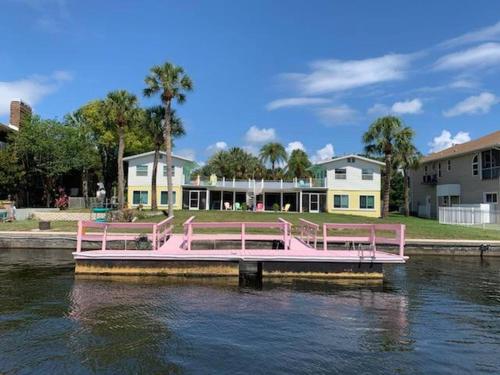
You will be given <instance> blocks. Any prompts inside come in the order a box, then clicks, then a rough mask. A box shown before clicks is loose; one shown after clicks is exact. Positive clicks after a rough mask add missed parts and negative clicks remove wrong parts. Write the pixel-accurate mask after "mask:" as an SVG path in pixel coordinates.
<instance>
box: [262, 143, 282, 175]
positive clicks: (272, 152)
mask: <svg viewBox="0 0 500 375" xmlns="http://www.w3.org/2000/svg"><path fill="white" fill-rule="evenodd" d="M259 156H260V160H261V161H262V162H263V163H268V162H269V163H271V172H272V175H273V177H275V170H276V164H280V163H285V162H286V161H287V154H286V150H285V147H283V145H282V144H281V143H278V142H270V143H267V144H265V145H264V146H262V148H261V149H260V153H259Z"/></svg>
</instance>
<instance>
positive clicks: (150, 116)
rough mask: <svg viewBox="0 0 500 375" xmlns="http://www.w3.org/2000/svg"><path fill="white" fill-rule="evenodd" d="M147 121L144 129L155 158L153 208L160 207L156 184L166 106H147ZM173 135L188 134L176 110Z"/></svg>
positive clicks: (152, 181)
mask: <svg viewBox="0 0 500 375" xmlns="http://www.w3.org/2000/svg"><path fill="white" fill-rule="evenodd" d="M145 116H146V118H145V123H144V129H145V130H146V132H147V133H148V134H149V135H150V136H151V139H152V141H153V146H154V152H155V153H154V158H153V174H152V176H151V209H152V210H157V209H158V201H157V199H156V194H157V184H156V175H157V171H158V161H159V159H160V150H161V148H162V146H163V145H164V138H163V134H164V132H165V129H164V126H163V124H164V121H163V119H164V118H165V108H164V107H162V106H161V105H156V106H153V107H150V108H147V109H146V111H145ZM171 123H172V137H173V138H177V137H181V136H183V135H184V134H186V131H185V130H184V126H183V124H182V120H181V119H180V118H179V117H177V116H176V115H175V111H174V110H172V119H171Z"/></svg>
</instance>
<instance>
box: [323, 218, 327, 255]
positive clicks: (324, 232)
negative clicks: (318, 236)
mask: <svg viewBox="0 0 500 375" xmlns="http://www.w3.org/2000/svg"><path fill="white" fill-rule="evenodd" d="M327 237H328V228H327V226H326V224H323V250H328V240H327Z"/></svg>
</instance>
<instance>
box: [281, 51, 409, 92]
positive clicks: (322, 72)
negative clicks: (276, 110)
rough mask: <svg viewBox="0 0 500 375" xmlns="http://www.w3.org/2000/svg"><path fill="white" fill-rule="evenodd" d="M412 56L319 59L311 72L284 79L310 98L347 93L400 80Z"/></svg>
mask: <svg viewBox="0 0 500 375" xmlns="http://www.w3.org/2000/svg"><path fill="white" fill-rule="evenodd" d="M411 59H412V57H410V56H409V55H398V54H388V55H385V56H381V57H375V58H369V59H364V60H319V61H315V62H313V63H312V64H310V66H311V72H310V73H289V74H284V75H283V77H284V78H285V79H288V80H290V81H292V82H294V83H295V84H296V85H297V86H298V88H299V89H300V90H301V92H305V93H306V94H309V95H314V94H324V93H329V92H337V91H344V90H349V89H353V88H357V87H362V86H367V85H372V84H376V83H382V82H388V81H395V80H401V79H404V78H405V77H406V70H407V69H408V67H409V65H410V61H411Z"/></svg>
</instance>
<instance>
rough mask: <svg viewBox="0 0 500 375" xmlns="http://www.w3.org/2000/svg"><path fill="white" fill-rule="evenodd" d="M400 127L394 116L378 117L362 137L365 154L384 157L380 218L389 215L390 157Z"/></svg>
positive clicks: (400, 123) (398, 120) (397, 119)
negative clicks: (382, 201)
mask: <svg viewBox="0 0 500 375" xmlns="http://www.w3.org/2000/svg"><path fill="white" fill-rule="evenodd" d="M402 127H403V126H402V122H401V120H400V119H399V118H397V117H395V116H385V117H380V118H378V119H377V120H375V122H373V123H372V124H371V125H370V127H369V128H368V130H367V131H366V133H365V134H364V135H363V142H364V144H365V150H366V152H367V153H368V154H375V155H384V159H385V174H384V187H383V200H384V205H383V208H382V217H387V215H388V214H389V196H390V192H391V174H392V162H393V160H392V156H393V152H394V144H395V142H396V140H397V137H398V134H399V132H400V131H401V129H402Z"/></svg>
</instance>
